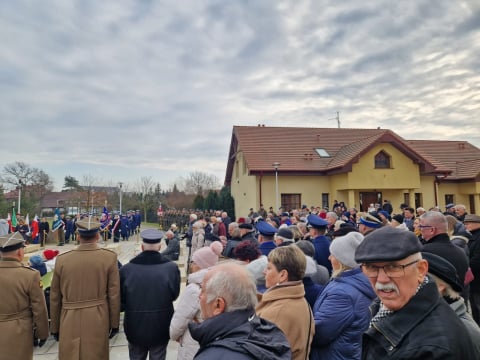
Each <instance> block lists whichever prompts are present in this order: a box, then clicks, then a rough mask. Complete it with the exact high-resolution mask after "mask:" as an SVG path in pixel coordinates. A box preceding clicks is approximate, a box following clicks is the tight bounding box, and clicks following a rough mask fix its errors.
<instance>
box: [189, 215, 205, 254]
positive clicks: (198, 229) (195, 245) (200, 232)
mask: <svg viewBox="0 0 480 360" xmlns="http://www.w3.org/2000/svg"><path fill="white" fill-rule="evenodd" d="M204 227H205V226H204V223H203V221H201V220H198V221H195V222H194V223H193V225H192V232H193V235H192V254H195V251H197V250H198V249H200V248H202V247H203V246H204V245H205V229H204Z"/></svg>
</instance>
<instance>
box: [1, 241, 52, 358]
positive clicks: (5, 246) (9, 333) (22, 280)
mask: <svg viewBox="0 0 480 360" xmlns="http://www.w3.org/2000/svg"><path fill="white" fill-rule="evenodd" d="M24 248H25V240H24V239H23V236H22V235H21V234H20V233H18V232H16V233H13V234H6V235H3V236H1V237H0V255H1V256H0V288H1V289H2V301H0V333H1V334H2V335H1V336H0V349H1V350H0V359H5V360H7V359H32V357H33V340H34V338H35V340H36V341H37V340H38V339H40V341H39V342H38V343H37V344H38V345H39V346H43V344H45V341H46V339H47V337H48V315H47V305H46V304H45V296H44V294H43V290H42V282H41V281H40V273H39V272H38V271H37V270H34V269H32V268H29V267H26V266H23V265H22V260H23V258H24V255H25V250H24ZM36 341H35V342H36Z"/></svg>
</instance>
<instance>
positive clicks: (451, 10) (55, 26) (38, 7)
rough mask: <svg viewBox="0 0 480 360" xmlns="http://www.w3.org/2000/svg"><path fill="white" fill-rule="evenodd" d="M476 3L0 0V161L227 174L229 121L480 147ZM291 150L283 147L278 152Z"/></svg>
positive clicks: (166, 179) (130, 177)
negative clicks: (385, 133) (375, 131)
mask: <svg viewBox="0 0 480 360" xmlns="http://www.w3.org/2000/svg"><path fill="white" fill-rule="evenodd" d="M478 4H479V3H478V1H476V0H471V1H451V0H437V1H434V2H432V1H431V0H416V1H386V0H385V1H381V0H374V1H369V0H364V1H357V0H351V1H322V0H311V1H303V0H291V1H278V0H270V1H269V0H258V1H247V0H244V1H240V0H238V1H224V0H216V1H215V0H210V1H208V0H205V1H195V0H190V1H155V0H151V1H138V0H130V1H127V0H122V1H96V0H95V1H94V0H92V1H88V0H79V1H64V0H58V1H33V2H32V1H22V0H15V1H13V0H11V1H9V0H7V1H2V2H1V3H0V39H1V44H2V47H1V48H0V92H1V101H0V119H1V123H2V131H1V132H0V143H1V146H2V157H1V160H0V166H1V167H2V168H3V166H4V165H5V164H7V163H12V162H14V161H23V162H26V163H28V164H30V165H31V166H33V167H38V168H41V169H43V170H44V171H45V172H47V173H48V174H49V175H51V176H52V177H53V178H54V179H55V187H56V189H57V190H60V188H61V187H62V186H63V178H64V177H65V175H72V176H75V177H76V178H77V179H78V180H81V179H82V177H83V176H84V175H88V174H91V175H93V176H95V177H96V178H98V179H101V180H102V182H103V183H105V184H106V183H108V182H110V183H116V182H120V181H122V182H124V183H131V184H133V183H134V182H135V181H136V180H138V179H140V178H141V177H145V176H150V177H152V178H153V179H154V180H155V181H156V182H159V183H160V184H161V186H162V188H164V189H166V188H169V187H171V185H172V184H173V182H174V181H175V179H177V178H178V177H179V176H186V175H187V174H188V173H190V172H193V171H202V172H206V173H209V174H213V175H216V176H217V177H218V178H219V180H220V181H221V182H223V179H224V176H225V169H226V163H227V156H228V150H229V144H230V139H231V133H232V127H233V126H234V125H257V124H265V125H266V126H308V127H336V126H337V122H336V120H335V119H334V118H335V116H336V111H339V112H340V121H341V126H342V127H345V128H376V127H378V126H380V127H382V128H388V129H391V130H393V131H395V132H396V133H398V134H399V135H401V136H402V137H404V138H406V139H445V140H467V141H470V142H471V143H472V144H474V145H475V146H477V147H480V131H479V130H480V120H479V110H480V72H479V69H480V7H479V6H478ZM280 146H281V144H279V147H280Z"/></svg>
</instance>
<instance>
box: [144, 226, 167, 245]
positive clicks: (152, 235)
mask: <svg viewBox="0 0 480 360" xmlns="http://www.w3.org/2000/svg"><path fill="white" fill-rule="evenodd" d="M140 237H141V238H142V239H143V242H145V243H147V244H157V243H159V242H160V241H161V240H162V238H163V232H162V231H160V230H157V229H145V230H143V231H142V232H140Z"/></svg>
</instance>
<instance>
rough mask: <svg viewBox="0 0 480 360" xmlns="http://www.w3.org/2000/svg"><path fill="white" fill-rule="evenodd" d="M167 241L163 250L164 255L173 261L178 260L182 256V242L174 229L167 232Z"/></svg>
mask: <svg viewBox="0 0 480 360" xmlns="http://www.w3.org/2000/svg"><path fill="white" fill-rule="evenodd" d="M165 243H166V244H167V247H166V248H165V249H163V250H162V255H163V256H164V257H165V258H167V259H168V260H171V261H176V260H178V257H179V256H180V242H179V240H178V237H177V236H176V235H175V233H174V232H173V231H172V230H168V231H167V232H166V233H165Z"/></svg>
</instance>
